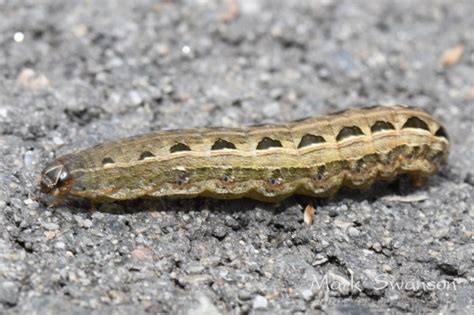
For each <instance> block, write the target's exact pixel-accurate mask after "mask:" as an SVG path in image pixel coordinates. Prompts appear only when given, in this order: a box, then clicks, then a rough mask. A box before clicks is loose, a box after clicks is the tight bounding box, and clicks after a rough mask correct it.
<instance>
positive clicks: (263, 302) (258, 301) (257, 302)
mask: <svg viewBox="0 0 474 315" xmlns="http://www.w3.org/2000/svg"><path fill="white" fill-rule="evenodd" d="M267 307H268V301H267V299H266V298H265V297H263V296H261V295H257V296H255V298H254V299H253V309H265V308H267Z"/></svg>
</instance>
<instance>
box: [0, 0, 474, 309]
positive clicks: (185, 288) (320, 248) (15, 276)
mask: <svg viewBox="0 0 474 315" xmlns="http://www.w3.org/2000/svg"><path fill="white" fill-rule="evenodd" d="M473 16H474V2H472V1H468V0H466V1H450V0H445V1H440V0H434V1H397V2H393V1H332V0H325V1H271V0H267V1H250V0H249V1H244V0H241V1H229V2H216V1H199V2H195V1H182V2H172V1H163V2H155V1H148V0H140V1H112V0H110V1H53V0H43V1H36V0H30V1H0V48H1V49H0V78H1V81H0V152H1V161H0V313H2V314H3V313H6V314H17V313H19V314H89V313H91V312H92V313H94V314H130V313H134V314H137V315H138V314H156V313H166V312H172V313H178V314H188V313H189V314H218V313H220V314H225V313H234V314H239V313H248V312H250V313H252V314H278V313H313V312H316V313H317V312H329V313H353V314H356V313H376V312H379V311H385V312H408V311H412V312H435V313H451V312H456V313H460V314H472V313H473V312H474V306H473V304H474V298H473V296H474V268H473V265H474V245H473V243H474V242H473V238H474V236H473V235H474V234H473V233H474V224H473V222H474V206H473V196H474V187H473V186H474V173H473V169H474V160H473V156H474V149H473V147H474V132H473V120H474V118H473V117H474V105H473V103H474V51H473V45H472V44H473V43H474V31H473V30H474V19H473V18H472V17H473ZM380 103H383V104H394V103H404V104H409V105H414V106H419V107H421V108H423V109H425V110H427V111H429V112H431V113H432V114H433V115H434V116H435V117H437V118H439V119H440V120H441V121H443V122H444V123H445V125H446V128H447V130H448V132H449V135H450V138H451V141H452V150H451V154H450V159H449V163H448V165H446V167H444V168H443V169H442V170H441V171H440V172H439V173H438V174H436V175H434V176H433V177H431V178H430V179H429V181H428V183H427V185H426V186H424V187H422V188H415V187H413V186H411V185H410V183H409V181H407V180H406V178H402V179H400V180H399V181H396V182H394V183H391V184H381V185H376V186H374V188H373V189H371V190H369V191H367V192H358V191H351V190H344V191H342V192H341V194H339V195H338V197H337V198H335V199H333V200H318V201H317V209H316V215H315V223H314V224H313V225H311V226H308V225H306V224H305V223H304V222H303V208H304V205H305V202H306V201H305V200H303V199H301V198H298V197H294V198H290V199H288V200H286V201H285V202H283V203H281V204H280V205H277V206H273V205H268V204H265V203H259V202H255V201H251V200H237V201H216V200H210V199H193V200H164V201H142V202H140V201H139V202H134V203H128V204H116V205H107V206H102V207H100V208H99V209H97V210H96V211H90V210H89V209H86V208H82V207H81V206H78V205H64V206H61V207H58V208H56V209H49V208H47V205H48V201H47V200H45V198H44V196H41V194H40V193H39V191H38V187H37V184H36V183H37V177H38V174H39V172H40V171H41V169H42V167H43V166H44V165H45V163H47V162H48V161H50V160H51V159H53V158H54V157H55V156H57V155H60V154H64V153H68V152H71V151H74V150H78V149H81V148H85V147H88V146H92V145H94V144H97V143H100V142H101V141H104V140H107V139H115V138H118V137H122V136H129V135H135V134H139V133H142V132H146V131H150V130H157V129H161V128H184V127H203V126H226V127H233V126H240V125H246V124H255V123H265V122H281V121H287V120H292V119H298V118H302V117H306V116H311V115H317V114H322V113H327V112H331V111H336V110H341V109H345V108H348V107H357V106H364V105H373V104H380Z"/></svg>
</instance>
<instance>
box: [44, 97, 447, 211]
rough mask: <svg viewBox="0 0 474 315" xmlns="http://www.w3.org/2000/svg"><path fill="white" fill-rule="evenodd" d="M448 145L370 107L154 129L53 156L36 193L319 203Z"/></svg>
mask: <svg viewBox="0 0 474 315" xmlns="http://www.w3.org/2000/svg"><path fill="white" fill-rule="evenodd" d="M448 152H449V140H448V136H447V134H446V131H445V129H444V128H443V127H442V126H441V125H440V123H439V122H438V121H437V120H435V119H434V118H433V117H431V116H430V115H429V114H427V113H425V112H424V111H421V110H419V109H416V108H413V107H405V106H401V105H397V106H390V107H385V106H372V107H367V108H363V109H350V110H346V111H344V112H339V113H335V114H331V115H327V116H320V117H312V118H306V119H302V120H299V121H294V122H290V123H286V124H272V125H262V126H253V127H248V128H232V129H230V128H206V129H183V130H173V131H158V132H153V133H149V134H145V135H140V136H135V137H131V138H126V139H121V140H117V141H113V142H107V143H104V144H100V145H97V146H95V147H92V148H89V149H85V150H82V151H79V152H77V153H72V154H67V155H64V156H61V157H58V158H57V159H56V160H54V161H53V162H51V163H50V164H49V165H47V166H46V168H45V169H44V170H43V172H42V178H41V184H40V187H41V190H42V191H43V192H45V193H49V194H52V195H54V196H56V197H58V198H65V197H66V198H67V197H80V198H85V199H89V200H91V201H94V202H105V201H114V200H129V199H136V198H143V197H162V196H177V197H196V196H204V197H212V198H219V199H235V198H242V197H248V198H253V199H257V200H262V201H269V202H277V201H280V200H282V199H284V198H286V197H288V196H290V195H293V194H302V195H309V196H314V197H327V196H331V195H333V194H334V193H335V192H336V191H337V190H338V189H339V188H340V187H341V186H342V185H346V186H350V187H355V188H366V187H368V186H369V185H371V184H372V183H373V182H374V181H376V180H391V179H393V178H394V177H395V176H397V175H399V174H403V173H407V174H409V175H410V176H412V177H413V178H424V177H426V176H429V175H431V174H433V173H434V172H435V171H436V170H437V169H438V168H439V166H440V165H441V164H442V163H443V162H445V161H446V159H447V156H448Z"/></svg>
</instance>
